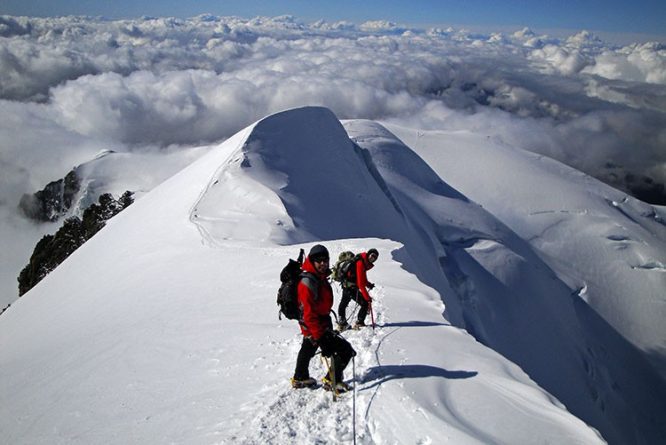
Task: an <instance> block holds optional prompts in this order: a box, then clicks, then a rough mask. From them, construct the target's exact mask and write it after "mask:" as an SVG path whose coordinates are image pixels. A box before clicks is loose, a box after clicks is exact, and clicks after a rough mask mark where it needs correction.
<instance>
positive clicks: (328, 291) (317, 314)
mask: <svg viewBox="0 0 666 445" xmlns="http://www.w3.org/2000/svg"><path fill="white" fill-rule="evenodd" d="M303 270H304V271H305V272H309V273H311V274H313V275H314V276H316V278H317V280H316V283H313V281H314V280H311V279H308V278H303V279H301V281H300V282H299V283H298V290H297V293H298V304H299V305H300V306H301V313H302V314H303V318H302V319H301V323H300V325H301V332H303V335H305V336H306V337H307V336H311V337H312V338H313V339H315V340H319V339H320V338H321V336H322V335H324V332H325V331H326V330H327V329H330V328H332V327H333V322H332V321H331V316H330V315H329V314H330V313H331V308H332V307H333V289H332V288H331V284H330V283H329V282H328V275H327V274H318V273H317V271H316V269H315V268H314V265H313V264H312V263H311V262H310V259H309V258H306V259H305V261H304V262H303ZM311 285H314V286H317V290H316V292H313V289H311V288H310V286H311Z"/></svg>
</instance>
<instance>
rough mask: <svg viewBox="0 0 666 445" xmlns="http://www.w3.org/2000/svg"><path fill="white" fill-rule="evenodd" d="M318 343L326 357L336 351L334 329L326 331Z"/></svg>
mask: <svg viewBox="0 0 666 445" xmlns="http://www.w3.org/2000/svg"><path fill="white" fill-rule="evenodd" d="M318 343H319V347H320V348H321V355H323V356H324V357H330V356H332V355H333V353H334V352H335V346H334V343H335V334H334V333H333V331H331V330H328V331H326V332H324V335H322V336H321V337H320V338H319V340H318Z"/></svg>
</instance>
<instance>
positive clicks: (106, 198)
mask: <svg viewBox="0 0 666 445" xmlns="http://www.w3.org/2000/svg"><path fill="white" fill-rule="evenodd" d="M132 194H133V193H132V192H129V191H127V192H125V193H124V194H123V195H122V196H121V197H120V198H118V199H117V200H116V199H114V198H113V196H111V194H109V193H105V194H103V195H101V196H100V197H99V201H98V203H96V204H92V205H91V206H90V207H88V208H87V209H86V210H85V211H84V212H83V217H82V218H79V217H78V216H72V217H70V218H67V219H66V220H65V222H64V223H63V225H62V227H61V228H60V229H58V231H57V232H56V233H55V234H54V235H45V236H44V237H43V238H42V239H41V240H40V241H39V242H38V243H37V245H36V246H35V249H34V251H33V253H32V256H31V257H30V263H29V264H28V265H27V266H26V267H25V268H23V270H22V271H21V273H20V274H19V277H18V283H19V296H21V295H23V294H25V293H26V292H28V291H29V290H30V289H32V288H33V287H34V286H35V285H36V284H37V283H39V282H40V281H41V280H42V279H43V278H44V277H45V276H46V275H48V274H49V273H50V272H51V271H52V270H53V269H55V268H56V267H58V265H59V264H60V263H62V262H63V261H65V259H67V257H68V256H70V255H71V254H72V252H74V251H75V250H76V249H78V248H79V247H81V246H82V245H83V244H84V243H85V242H86V241H88V240H89V239H90V238H92V237H93V236H94V235H95V234H96V233H97V232H99V230H100V229H102V227H104V225H105V224H106V221H107V220H109V219H111V218H113V217H114V216H115V215H117V214H118V213H120V212H121V211H123V210H124V209H125V208H127V207H128V206H129V205H130V204H132V202H134V199H133V198H132Z"/></svg>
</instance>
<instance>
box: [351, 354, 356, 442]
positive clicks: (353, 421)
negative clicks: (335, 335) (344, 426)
mask: <svg viewBox="0 0 666 445" xmlns="http://www.w3.org/2000/svg"><path fill="white" fill-rule="evenodd" d="M352 376H353V377H354V387H353V389H352V391H354V392H353V393H352V394H353V396H354V397H353V398H352V438H353V439H354V445H356V358H355V357H354V356H352Z"/></svg>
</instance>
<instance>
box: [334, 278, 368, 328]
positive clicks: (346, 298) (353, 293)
mask: <svg viewBox="0 0 666 445" xmlns="http://www.w3.org/2000/svg"><path fill="white" fill-rule="evenodd" d="M352 300H354V301H355V302H357V303H358V305H359V306H361V308H360V309H359V310H358V318H357V321H359V322H363V323H365V317H366V316H367V315H368V302H367V300H366V299H365V298H363V294H361V292H360V291H359V290H358V287H355V286H354V287H345V288H343V289H342V299H340V305H339V306H338V318H339V321H340V323H343V322H346V321H347V316H346V315H345V314H346V312H347V306H348V305H349V302H350V301H352Z"/></svg>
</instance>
